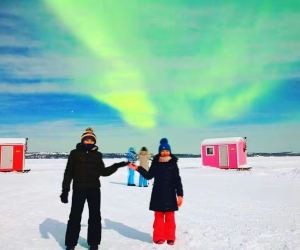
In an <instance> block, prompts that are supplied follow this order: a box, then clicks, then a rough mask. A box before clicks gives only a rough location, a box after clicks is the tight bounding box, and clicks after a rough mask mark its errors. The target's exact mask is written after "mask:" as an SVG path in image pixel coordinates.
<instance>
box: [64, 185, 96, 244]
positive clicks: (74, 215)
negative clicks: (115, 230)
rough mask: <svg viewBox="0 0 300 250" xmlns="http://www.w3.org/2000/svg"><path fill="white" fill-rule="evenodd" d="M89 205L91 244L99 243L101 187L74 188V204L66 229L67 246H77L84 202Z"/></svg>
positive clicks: (88, 239)
mask: <svg viewBox="0 0 300 250" xmlns="http://www.w3.org/2000/svg"><path fill="white" fill-rule="evenodd" d="M86 200H87V203H88V207H89V220H88V235H87V243H88V244H89V245H99V244H100V241H101V230H102V226H101V213H100V201H101V193H100V189H99V188H93V189H83V190H73V196H72V206H71V212H70V216H69V221H68V226H67V231H66V239H65V244H66V246H76V245H77V242H78V238H79V233H80V222H81V215H82V211H83V208H84V203H85V201H86Z"/></svg>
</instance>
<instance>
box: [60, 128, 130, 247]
mask: <svg viewBox="0 0 300 250" xmlns="http://www.w3.org/2000/svg"><path fill="white" fill-rule="evenodd" d="M127 164H128V163H127V162H119V163H115V164H113V165H112V166H110V167H105V165H104V162H103V160H102V154H101V153H100V152H99V151H98V147H97V146H96V135H95V134H94V132H93V129H92V128H87V129H86V131H85V132H84V133H83V134H82V136H81V143H78V144H77V146H76V149H74V150H72V151H71V153H70V155H69V158H68V162H67V166H66V169H65V173H64V178H63V183H62V194H61V195H60V198H61V201H62V202H63V203H68V194H69V191H70V184H71V182H72V181H73V195H72V205H71V212H70V216H69V221H68V225H67V231H66V238H65V245H66V247H67V248H66V249H69V250H71V249H75V246H76V245H77V242H78V238H79V233H80V222H81V215H82V212H83V208H84V203H85V201H87V203H88V207H89V220H88V235H87V242H88V244H89V246H90V249H91V250H95V249H98V245H99V244H100V241H101V231H102V226H101V213H100V199H101V193H100V180H99V177H100V176H109V175H111V174H113V173H114V172H116V171H117V169H118V168H119V167H123V166H126V165H127Z"/></svg>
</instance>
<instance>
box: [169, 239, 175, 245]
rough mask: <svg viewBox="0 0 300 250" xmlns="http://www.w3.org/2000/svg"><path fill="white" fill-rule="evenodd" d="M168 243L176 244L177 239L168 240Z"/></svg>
mask: <svg viewBox="0 0 300 250" xmlns="http://www.w3.org/2000/svg"><path fill="white" fill-rule="evenodd" d="M167 243H168V244H169V245H174V244H175V241H174V240H167Z"/></svg>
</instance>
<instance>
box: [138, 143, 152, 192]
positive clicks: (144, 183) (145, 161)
mask: <svg viewBox="0 0 300 250" xmlns="http://www.w3.org/2000/svg"><path fill="white" fill-rule="evenodd" d="M150 158H151V154H150V153H149V152H148V149H147V148H146V147H142V148H141V150H140V152H139V155H138V159H139V165H140V166H141V167H143V168H144V169H145V170H146V171H149V161H150ZM139 187H148V180H147V179H146V178H145V177H143V176H142V175H141V174H140V177H139Z"/></svg>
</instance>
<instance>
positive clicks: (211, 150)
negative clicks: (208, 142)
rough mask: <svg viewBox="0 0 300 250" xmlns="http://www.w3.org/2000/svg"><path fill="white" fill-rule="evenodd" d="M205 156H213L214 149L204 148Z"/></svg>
mask: <svg viewBox="0 0 300 250" xmlns="http://www.w3.org/2000/svg"><path fill="white" fill-rule="evenodd" d="M206 155H214V147H206Z"/></svg>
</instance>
